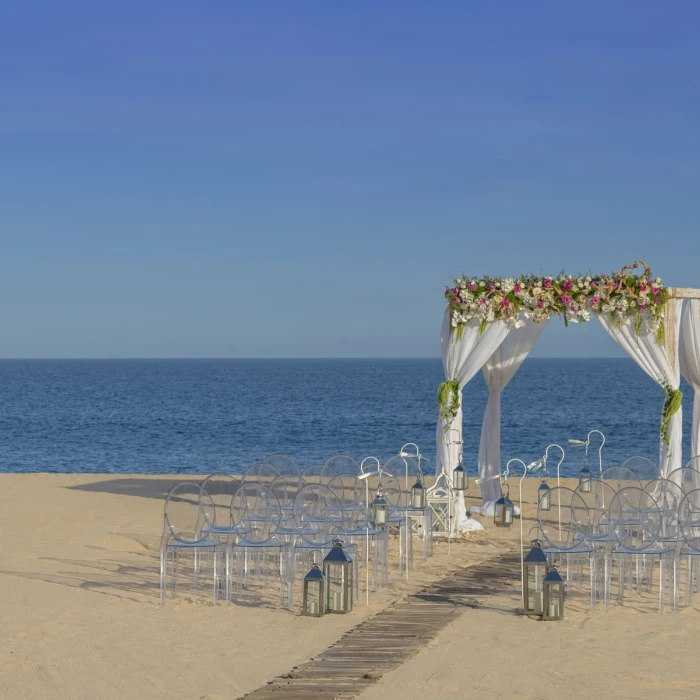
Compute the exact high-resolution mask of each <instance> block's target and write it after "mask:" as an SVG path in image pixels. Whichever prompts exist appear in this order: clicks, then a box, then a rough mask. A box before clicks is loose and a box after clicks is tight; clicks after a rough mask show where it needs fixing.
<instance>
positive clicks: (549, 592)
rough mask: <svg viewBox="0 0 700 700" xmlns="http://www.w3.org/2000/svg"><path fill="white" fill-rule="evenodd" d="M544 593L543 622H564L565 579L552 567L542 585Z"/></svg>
mask: <svg viewBox="0 0 700 700" xmlns="http://www.w3.org/2000/svg"><path fill="white" fill-rule="evenodd" d="M542 587H543V588H544V591H543V608H544V610H543V614H542V619H543V620H563V619H564V595H565V593H566V591H565V589H564V579H563V578H562V577H561V575H560V573H559V572H558V571H557V570H556V567H552V568H551V569H550V570H549V573H548V574H547V575H546V576H545V577H544V582H543V584H542Z"/></svg>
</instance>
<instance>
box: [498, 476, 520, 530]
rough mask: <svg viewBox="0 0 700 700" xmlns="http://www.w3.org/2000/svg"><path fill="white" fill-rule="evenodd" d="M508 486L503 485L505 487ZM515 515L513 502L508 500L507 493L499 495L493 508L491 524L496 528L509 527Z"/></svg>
mask: <svg viewBox="0 0 700 700" xmlns="http://www.w3.org/2000/svg"><path fill="white" fill-rule="evenodd" d="M507 485H508V484H504V486H507ZM514 515H515V506H514V505H513V501H511V500H510V498H508V491H506V493H504V494H501V497H500V498H499V499H498V500H497V501H496V504H495V505H494V508H493V522H494V523H495V525H496V526H497V527H510V526H511V525H512V524H513V516H514Z"/></svg>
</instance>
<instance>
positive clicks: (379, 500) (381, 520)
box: [371, 484, 389, 527]
mask: <svg viewBox="0 0 700 700" xmlns="http://www.w3.org/2000/svg"><path fill="white" fill-rule="evenodd" d="M371 507H372V524H373V525H374V527H386V524H387V522H388V520H389V504H388V503H387V502H386V499H385V498H384V491H382V485H381V484H379V488H378V489H377V495H376V496H375V498H374V500H373V501H372V504H371Z"/></svg>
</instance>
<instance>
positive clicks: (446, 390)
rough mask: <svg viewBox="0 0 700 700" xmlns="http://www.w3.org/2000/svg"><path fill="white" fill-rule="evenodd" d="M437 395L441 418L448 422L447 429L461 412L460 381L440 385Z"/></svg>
mask: <svg viewBox="0 0 700 700" xmlns="http://www.w3.org/2000/svg"><path fill="white" fill-rule="evenodd" d="M437 395H438V410H439V412H440V418H441V419H442V420H444V421H447V424H446V426H445V429H447V426H448V425H449V424H450V423H451V422H452V421H453V420H454V418H455V416H456V415H457V411H459V379H452V380H451V381H448V382H443V383H442V384H440V386H439V387H438V391H437Z"/></svg>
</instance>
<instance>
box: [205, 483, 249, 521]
mask: <svg viewBox="0 0 700 700" xmlns="http://www.w3.org/2000/svg"><path fill="white" fill-rule="evenodd" d="M240 486H241V482H240V480H239V479H236V478H235V477H233V476H231V475H229V474H210V475H209V476H208V477H207V478H206V479H205V480H204V481H203V482H202V488H203V489H204V490H205V491H206V492H207V493H208V494H209V495H210V496H211V499H212V501H213V503H214V509H215V511H216V523H217V524H218V525H219V526H223V525H227V524H228V523H229V519H230V515H231V499H232V498H233V497H234V496H235V495H236V491H238V489H239V488H240ZM213 524H214V523H209V525H213Z"/></svg>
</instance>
